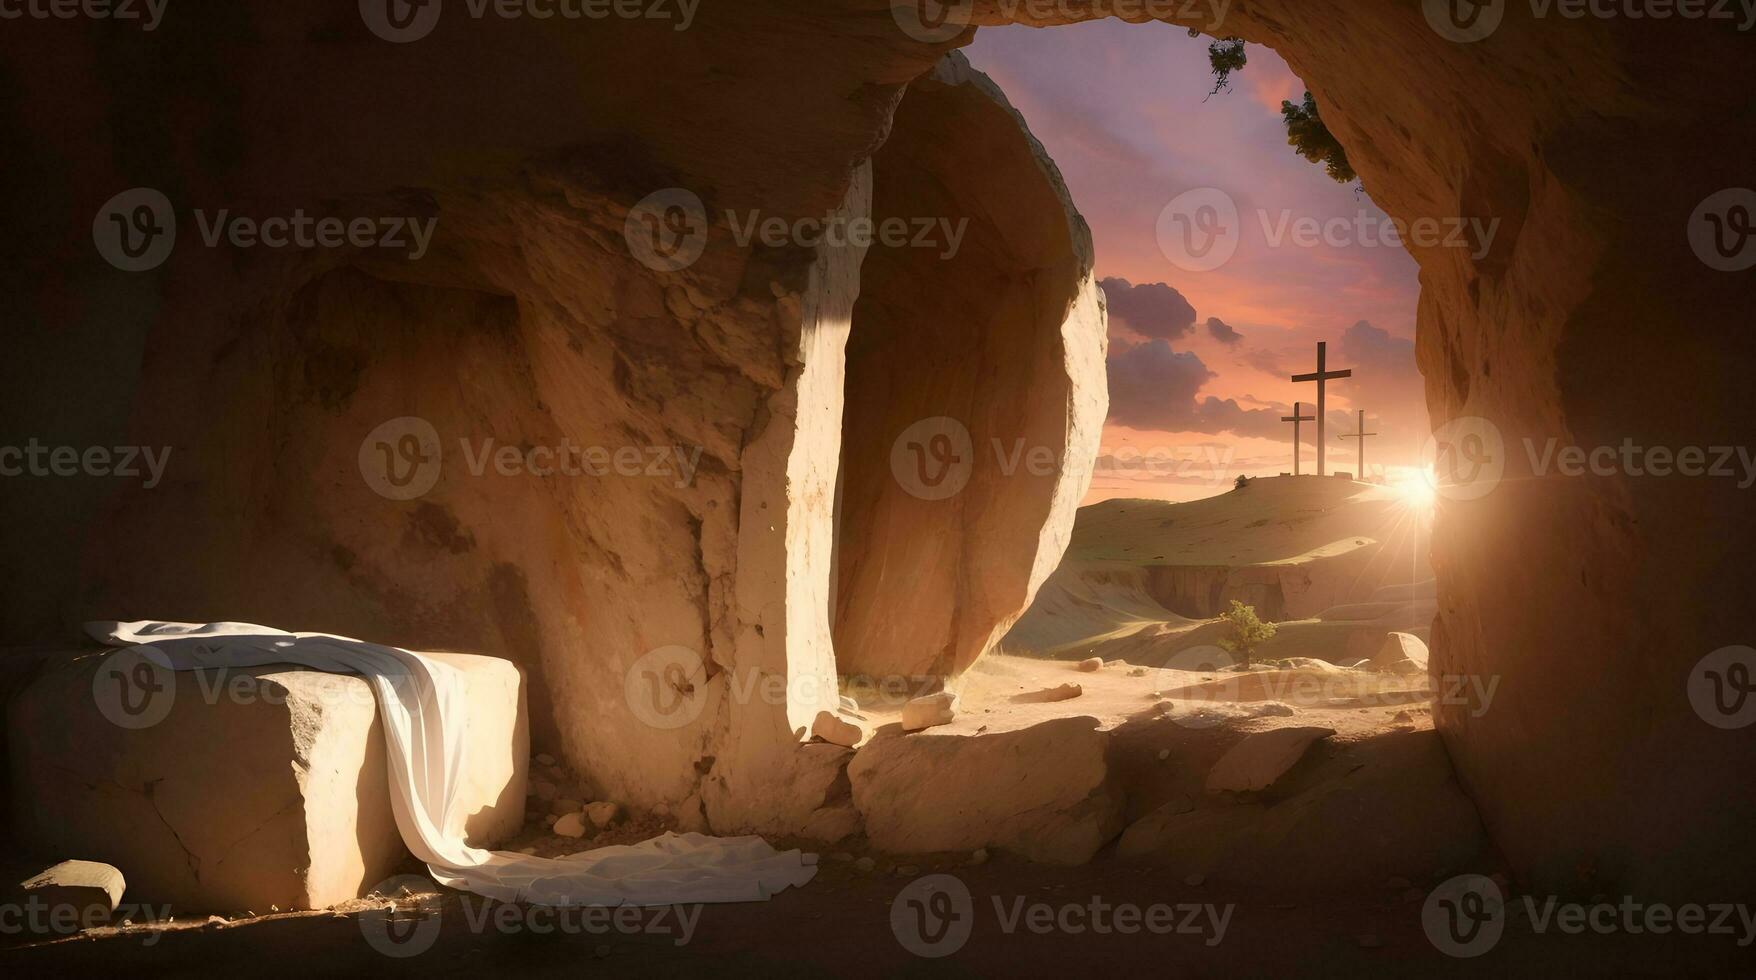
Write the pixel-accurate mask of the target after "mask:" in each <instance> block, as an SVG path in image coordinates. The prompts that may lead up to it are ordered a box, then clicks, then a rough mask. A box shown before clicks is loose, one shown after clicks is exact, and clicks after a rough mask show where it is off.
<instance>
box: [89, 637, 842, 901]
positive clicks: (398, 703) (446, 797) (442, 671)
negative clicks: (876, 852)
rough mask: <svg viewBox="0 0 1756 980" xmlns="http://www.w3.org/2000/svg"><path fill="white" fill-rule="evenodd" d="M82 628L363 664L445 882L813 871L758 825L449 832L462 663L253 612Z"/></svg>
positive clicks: (615, 891)
mask: <svg viewBox="0 0 1756 980" xmlns="http://www.w3.org/2000/svg"><path fill="white" fill-rule="evenodd" d="M85 629H86V632H87V633H89V634H90V635H91V636H92V637H94V638H95V639H97V640H98V641H99V642H102V643H106V644H109V645H111V646H126V647H136V648H140V653H141V654H142V655H143V656H144V657H146V658H148V659H150V660H152V661H153V662H155V663H158V664H159V665H160V666H163V667H167V668H169V669H171V670H200V669H207V668H224V667H233V668H237V667H261V666H265V665H268V664H281V663H285V664H297V665H300V666H304V667H313V668H316V669H317V670H321V671H327V672H330V673H347V674H358V675H360V676H361V677H363V678H365V680H366V682H367V683H368V684H371V685H372V690H373V693H374V696H375V697H376V698H377V702H378V716H379V718H380V719H381V720H382V722H383V725H384V738H385V743H386V749H387V750H388V753H389V756H390V758H389V762H390V765H389V766H388V768H389V771H390V799H391V804H392V808H393V809H394V810H395V812H396V825H397V828H398V829H399V830H400V831H401V832H402V839H403V843H405V844H407V845H408V849H409V850H410V851H412V852H413V853H414V855H415V856H416V857H418V858H420V859H421V860H422V861H425V862H426V864H427V869H428V870H429V871H431V872H432V874H433V877H434V878H435V879H437V880H438V881H439V882H440V883H441V884H445V885H448V886H450V887H452V888H459V889H463V890H465V891H471V892H475V893H476V894H478V895H485V896H487V897H489V898H493V899H498V900H500V901H505V902H529V903H532V904H535V905H554V906H573V905H683V904H693V903H698V902H757V901H763V900H766V899H767V898H768V897H769V896H770V895H772V894H774V893H775V892H778V891H780V890H781V889H783V888H786V887H787V886H789V885H794V886H797V885H803V884H804V883H805V882H807V881H810V880H811V878H812V877H813V876H814V875H815V874H816V873H817V866H816V855H814V854H801V853H800V852H799V851H796V850H792V851H776V850H775V849H774V848H772V847H770V846H769V844H768V842H767V841H765V840H763V839H762V838H760V837H708V836H706V835H704V834H671V833H667V834H664V835H662V836H660V837H656V838H654V839H652V840H648V841H644V842H642V843H639V844H630V845H619V846H615V847H601V848H598V849H596V850H591V851H584V852H581V853H579V854H572V855H569V856H567V857H562V858H541V857H532V856H530V855H525V854H518V853H514V852H510V851H485V850H481V849H479V848H474V847H470V846H469V845H468V844H467V843H465V842H464V841H463V840H462V839H461V838H458V837H455V836H452V835H449V834H447V833H446V832H445V829H444V828H446V827H452V826H457V827H461V826H462V825H463V823H462V821H461V820H455V821H454V820H451V819H448V818H450V817H451V816H452V814H453V810H454V808H456V807H457V806H459V805H461V801H460V800H459V799H458V790H459V784H460V782H461V779H460V775H459V771H460V768H461V766H462V764H463V749H464V747H463V744H462V743H463V733H464V732H465V731H466V730H467V727H468V726H467V725H466V724H465V719H464V714H465V712H467V711H468V710H469V702H468V699H467V698H466V697H465V695H464V690H463V685H464V680H463V677H462V675H461V673H460V672H459V671H458V670H457V669H456V668H454V667H451V666H450V665H448V664H443V663H440V662H438V661H436V660H433V659H431V658H428V657H423V656H421V655H420V654H418V653H414V652H411V651H409V650H402V649H398V648H397V647H387V646H379V645H378V644H376V643H366V642H363V641H361V640H352V639H348V638H347V637H344V636H331V635H329V634H327V633H287V632H284V631H282V630H277V629H270V628H268V627H264V626H252V625H250V624H248V623H208V624H201V625H198V624H193V623H156V622H146V621H143V622H137V623H118V622H99V623H87V624H86V625H85Z"/></svg>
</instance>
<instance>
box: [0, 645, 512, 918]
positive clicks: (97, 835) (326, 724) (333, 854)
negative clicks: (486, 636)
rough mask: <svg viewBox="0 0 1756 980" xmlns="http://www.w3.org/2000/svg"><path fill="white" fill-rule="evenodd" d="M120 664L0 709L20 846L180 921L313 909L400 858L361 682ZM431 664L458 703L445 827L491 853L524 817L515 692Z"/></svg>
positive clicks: (473, 668)
mask: <svg viewBox="0 0 1756 980" xmlns="http://www.w3.org/2000/svg"><path fill="white" fill-rule="evenodd" d="M129 655H130V654H129V653H128V652H127V651H116V650H112V649H96V650H94V649H86V650H78V651H69V652H67V653H64V654H61V655H58V656H55V657H52V658H51V659H50V661H49V663H48V664H46V665H45V667H44V669H43V671H42V673H41V674H40V675H39V677H38V678H37V680H36V681H35V682H34V683H32V684H31V685H30V687H28V688H27V689H26V690H24V691H23V692H22V693H21V694H20V695H19V696H18V697H17V699H16V700H15V701H14V702H13V706H12V711H11V712H10V715H9V717H8V725H9V728H8V731H7V736H8V742H9V746H8V747H9V750H10V757H11V758H10V762H11V767H10V768H11V773H12V784H13V790H14V797H13V801H12V802H13V807H14V810H15V813H16V814H17V821H18V832H19V835H20V838H21V839H22V840H23V841H24V842H25V843H26V844H27V845H29V846H34V847H36V848H38V849H40V850H43V851H45V852H49V853H64V854H79V855H82V856H87V857H90V858H93V859H96V860H101V861H103V862H106V863H108V864H112V865H114V866H116V867H117V868H119V869H121V870H122V872H123V873H124V874H125V875H127V878H128V886H129V890H130V893H131V895H133V896H134V898H135V899H137V900H139V901H141V902H149V903H153V904H161V903H168V904H170V905H171V906H172V907H173V909H174V910H176V911H178V912H182V911H185V910H187V911H190V912H202V911H217V912H239V911H256V912H266V911H267V910H268V909H269V908H270V907H279V908H281V909H302V908H321V907H324V906H328V905H333V904H335V903H337V902H342V901H347V900H349V899H353V898H358V897H360V896H362V895H364V894H366V893H367V892H368V891H369V890H370V889H371V888H372V887H373V886H374V885H376V884H377V883H378V882H380V881H382V880H383V879H384V878H385V877H387V876H389V875H390V874H391V873H392V872H393V871H394V870H395V869H396V867H397V866H398V865H399V864H401V863H402V862H403V861H404V860H405V859H406V858H407V855H408V852H407V850H406V848H405V847H404V846H403V843H402V837H401V834H400V833H399V832H398V830H397V825H396V819H395V816H394V815H393V813H392V810H391V793H390V777H389V770H388V769H387V760H386V756H385V751H386V748H385V739H384V731H383V726H382V725H381V723H380V722H379V720H378V711H377V706H376V704H375V702H374V700H373V694H372V690H371V688H370V686H369V685H368V684H367V683H366V681H365V680H363V679H361V678H359V677H355V676H349V675H341V674H328V673H321V672H317V671H312V670H306V669H302V668H298V667H292V666H287V665H271V666H265V667H252V668H242V669H236V670H203V671H182V672H171V671H163V670H160V671H156V672H148V673H147V674H145V675H135V674H132V673H128V672H121V671H117V670H115V669H106V664H108V663H109V662H110V658H112V657H127V656H129ZM431 656H433V657H435V658H438V659H440V660H441V661H443V662H444V663H446V664H448V665H450V666H451V667H453V668H455V669H457V670H458V671H460V672H462V675H463V677H464V680H465V691H466V694H467V697H466V702H467V707H468V711H467V722H466V724H467V732H466V734H465V736H464V737H463V738H462V739H460V740H459V742H460V743H461V744H462V745H463V747H464V753H465V754H464V758H463V759H462V760H461V769H460V772H461V775H462V782H461V786H462V792H461V793H460V795H459V800H458V803H457V805H456V806H455V807H454V809H453V810H452V811H451V813H450V815H449V820H448V822H447V825H446V828H445V829H446V830H447V831H448V832H450V833H455V834H459V835H461V836H463V837H464V838H465V839H466V840H468V841H469V842H470V843H471V844H473V845H476V846H481V847H487V846H492V845H494V844H497V843H499V842H501V841H504V840H506V839H508V838H510V837H511V836H512V835H513V834H515V833H516V832H517V831H518V830H519V829H520V826H521V823H522V821H523V818H524V798H525V770H526V765H527V760H528V756H529V735H528V728H527V722H526V716H525V710H524V700H523V699H524V690H523V678H522V676H521V674H520V672H519V670H518V668H517V667H516V666H514V665H513V664H511V663H510V662H508V661H505V660H501V659H498V658H493V657H480V656H471V655H466V654H450V653H436V654H432V655H431ZM118 663H120V661H118ZM137 663H144V662H143V661H141V662H137Z"/></svg>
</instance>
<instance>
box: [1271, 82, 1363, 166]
mask: <svg viewBox="0 0 1756 980" xmlns="http://www.w3.org/2000/svg"><path fill="white" fill-rule="evenodd" d="M1280 114H1281V118H1283V119H1284V120H1285V121H1286V124H1287V143H1288V144H1289V145H1290V146H1292V147H1293V149H1295V150H1297V151H1298V153H1299V156H1302V157H1304V158H1305V159H1307V160H1309V161H1311V162H1312V163H1320V164H1322V165H1323V170H1324V172H1325V173H1327V174H1329V176H1330V178H1331V179H1332V180H1335V181H1337V182H1338V183H1343V184H1345V183H1348V182H1349V181H1352V180H1353V179H1354V178H1355V177H1356V176H1358V175H1357V174H1355V173H1354V168H1353V166H1352V165H1351V164H1349V163H1348V162H1347V151H1346V150H1344V149H1342V148H1341V141H1340V140H1338V139H1336V138H1335V134H1334V133H1332V132H1330V131H1329V127H1328V126H1325V125H1324V124H1323V116H1322V114H1321V113H1319V112H1318V111H1317V100H1316V99H1313V98H1312V97H1311V93H1310V92H1306V93H1305V101H1304V102H1303V103H1302V104H1300V105H1293V104H1292V103H1291V102H1287V101H1284V100H1283V101H1282V102H1281V104H1280Z"/></svg>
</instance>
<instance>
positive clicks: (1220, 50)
mask: <svg viewBox="0 0 1756 980" xmlns="http://www.w3.org/2000/svg"><path fill="white" fill-rule="evenodd" d="M1207 61H1208V64H1209V65H1210V66H1211V67H1212V68H1213V91H1211V92H1209V93H1207V98H1208V99H1211V98H1213V97H1214V96H1216V95H1218V94H1220V93H1221V92H1224V91H1225V90H1226V89H1228V88H1231V87H1232V73H1233V72H1236V71H1243V70H1244V66H1245V65H1247V64H1249V63H1250V55H1249V53H1248V52H1246V51H1245V50H1244V39H1243V38H1241V37H1228V38H1225V39H1223V40H1219V41H1215V42H1213V43H1212V44H1209V45H1208V46H1207ZM1202 101H1203V102H1205V101H1207V99H1203V100H1202Z"/></svg>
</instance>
